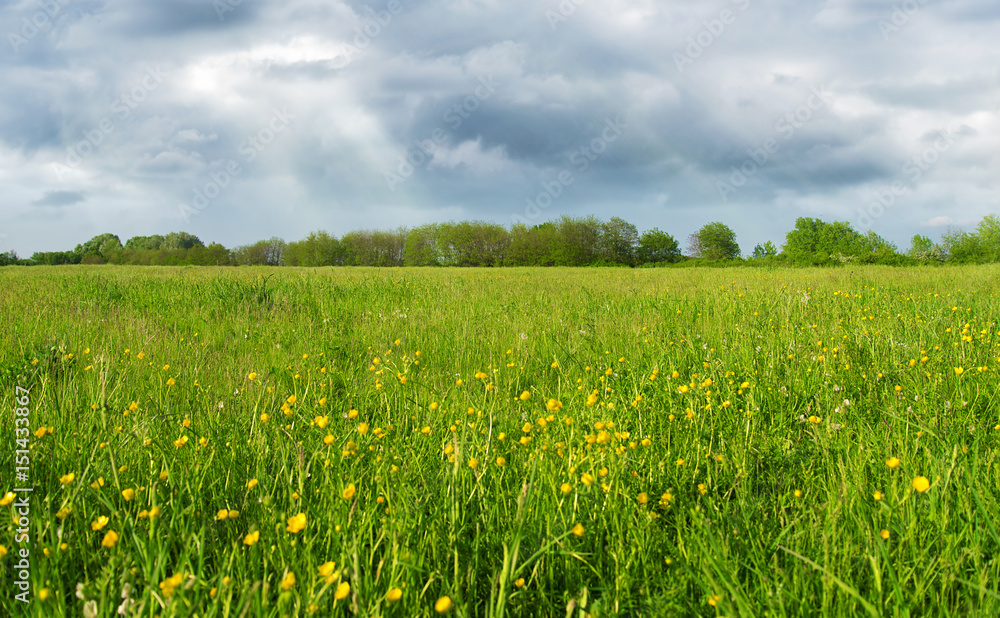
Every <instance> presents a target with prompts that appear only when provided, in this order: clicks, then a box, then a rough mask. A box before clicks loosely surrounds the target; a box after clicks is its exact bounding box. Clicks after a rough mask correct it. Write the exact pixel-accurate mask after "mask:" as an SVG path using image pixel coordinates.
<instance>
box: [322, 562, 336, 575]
mask: <svg viewBox="0 0 1000 618" xmlns="http://www.w3.org/2000/svg"><path fill="white" fill-rule="evenodd" d="M336 568H337V565H336V564H335V563H333V562H332V561H331V562H324V563H323V564H321V565H319V568H318V569H317V570H318V571H319V574H320V575H321V576H323V577H330V576H331V575H333V570H334V569H336Z"/></svg>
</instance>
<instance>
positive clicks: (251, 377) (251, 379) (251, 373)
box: [247, 371, 257, 382]
mask: <svg viewBox="0 0 1000 618" xmlns="http://www.w3.org/2000/svg"><path fill="white" fill-rule="evenodd" d="M247 379H248V380H250V381H251V382H253V381H254V380H256V379H257V374H256V373H254V372H253V371H251V372H250V373H249V375H247Z"/></svg>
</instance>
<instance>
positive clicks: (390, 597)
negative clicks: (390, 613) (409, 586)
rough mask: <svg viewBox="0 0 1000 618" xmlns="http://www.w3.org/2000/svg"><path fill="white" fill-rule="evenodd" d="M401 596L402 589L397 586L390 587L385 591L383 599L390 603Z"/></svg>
mask: <svg viewBox="0 0 1000 618" xmlns="http://www.w3.org/2000/svg"><path fill="white" fill-rule="evenodd" d="M402 598H403V591H402V590H401V589H399V588H390V589H389V592H386V593H385V600H386V601H389V602H390V603H395V602H396V601H398V600H400V599H402Z"/></svg>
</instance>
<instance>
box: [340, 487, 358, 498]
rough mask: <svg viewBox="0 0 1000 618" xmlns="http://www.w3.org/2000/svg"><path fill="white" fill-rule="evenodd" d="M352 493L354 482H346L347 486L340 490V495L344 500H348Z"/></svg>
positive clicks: (352, 495) (353, 491)
mask: <svg viewBox="0 0 1000 618" xmlns="http://www.w3.org/2000/svg"><path fill="white" fill-rule="evenodd" d="M354 493H355V488H354V483H348V484H347V487H345V488H344V491H342V492H340V497H341V498H343V499H344V500H350V499H351V498H353V497H354Z"/></svg>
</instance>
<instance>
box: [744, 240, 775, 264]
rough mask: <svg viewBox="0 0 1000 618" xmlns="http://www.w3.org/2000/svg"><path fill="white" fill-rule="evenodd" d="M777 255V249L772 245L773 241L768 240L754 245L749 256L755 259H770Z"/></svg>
mask: <svg viewBox="0 0 1000 618" xmlns="http://www.w3.org/2000/svg"><path fill="white" fill-rule="evenodd" d="M777 255H778V249H777V248H776V247H775V246H774V243H773V242H771V241H770V240H769V241H767V242H765V243H764V244H763V245H761V244H758V245H756V246H754V248H753V253H752V254H751V255H750V257H751V258H753V259H755V260H771V259H774V258H775V257H777Z"/></svg>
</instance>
